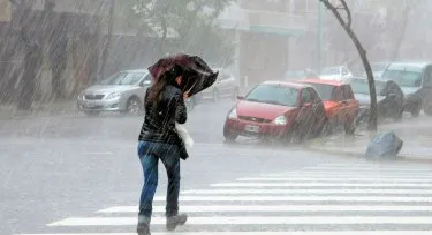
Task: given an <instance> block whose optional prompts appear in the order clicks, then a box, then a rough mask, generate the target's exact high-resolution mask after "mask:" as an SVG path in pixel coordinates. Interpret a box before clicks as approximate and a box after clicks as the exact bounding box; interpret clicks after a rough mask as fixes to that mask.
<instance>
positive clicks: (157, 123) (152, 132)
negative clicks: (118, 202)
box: [137, 66, 187, 235]
mask: <svg viewBox="0 0 432 235" xmlns="http://www.w3.org/2000/svg"><path fill="white" fill-rule="evenodd" d="M183 72H184V70H183V69H182V67H180V66H174V67H173V68H172V69H170V70H169V71H167V72H165V73H164V74H163V75H162V76H161V77H159V78H158V79H157V80H156V81H155V84H154V85H153V86H151V87H150V88H148V89H147V92H146V96H145V99H144V106H145V113H146V114H145V117H144V124H143V126H142V129H141V133H140V135H139V137H138V156H139V159H140V161H141V164H142V167H143V172H144V186H143V189H142V193H141V199H140V203H139V212H138V225H137V233H138V234H139V235H148V234H150V221H151V215H152V203H153V196H154V194H155V192H156V189H157V185H158V162H159V160H161V162H162V163H163V164H164V166H165V169H166V173H167V178H168V189H167V198H166V203H167V204H166V213H165V215H166V217H167V222H166V228H167V230H168V231H173V230H174V229H175V228H176V227H177V226H178V225H183V224H185V223H186V221H187V215H185V214H179V213H178V210H179V206H178V200H179V193H180V158H181V157H182V147H183V145H182V144H183V142H182V139H181V137H180V136H179V135H178V134H177V132H176V127H175V125H176V123H178V124H184V123H186V121H187V110H186V107H185V104H184V98H187V95H183V93H182V90H181V89H180V86H181V83H182V75H183Z"/></svg>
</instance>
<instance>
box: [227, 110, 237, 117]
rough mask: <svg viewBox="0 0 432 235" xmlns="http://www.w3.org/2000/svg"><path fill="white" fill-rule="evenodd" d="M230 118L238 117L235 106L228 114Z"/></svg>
mask: <svg viewBox="0 0 432 235" xmlns="http://www.w3.org/2000/svg"><path fill="white" fill-rule="evenodd" d="M228 118H229V119H237V110H236V109H235V108H233V109H232V110H231V111H230V112H229V114H228Z"/></svg>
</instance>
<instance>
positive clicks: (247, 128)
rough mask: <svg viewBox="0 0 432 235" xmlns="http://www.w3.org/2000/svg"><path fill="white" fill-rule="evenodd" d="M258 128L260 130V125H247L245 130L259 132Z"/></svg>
mask: <svg viewBox="0 0 432 235" xmlns="http://www.w3.org/2000/svg"><path fill="white" fill-rule="evenodd" d="M258 130H259V128H258V126H250V125H246V126H245V131H250V132H256V133H258Z"/></svg>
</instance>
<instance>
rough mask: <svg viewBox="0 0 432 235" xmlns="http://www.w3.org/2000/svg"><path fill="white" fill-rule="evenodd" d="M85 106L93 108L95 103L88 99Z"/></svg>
mask: <svg viewBox="0 0 432 235" xmlns="http://www.w3.org/2000/svg"><path fill="white" fill-rule="evenodd" d="M85 106H86V107H88V108H93V107H94V106H95V104H93V103H92V102H90V101H87V102H86V104H85Z"/></svg>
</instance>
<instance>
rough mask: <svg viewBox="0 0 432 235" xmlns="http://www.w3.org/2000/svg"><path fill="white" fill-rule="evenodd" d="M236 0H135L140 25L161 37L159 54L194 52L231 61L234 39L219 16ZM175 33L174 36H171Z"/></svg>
mask: <svg viewBox="0 0 432 235" xmlns="http://www.w3.org/2000/svg"><path fill="white" fill-rule="evenodd" d="M231 2H233V0H175V1H173V0H135V1H134V3H133V4H132V8H131V9H132V12H133V13H134V14H135V17H136V19H137V23H138V27H139V28H140V29H141V30H142V31H143V32H144V33H145V34H148V35H152V36H155V37H158V38H159V45H158V48H156V50H157V54H158V56H163V55H165V54H167V53H178V52H184V53H190V54H195V55H199V56H202V57H203V58H204V59H206V60H209V61H214V62H217V63H224V62H225V63H230V62H231V60H232V57H233V56H234V51H235V50H234V44H233V42H234V40H232V39H231V37H230V36H231V35H229V34H228V35H227V32H226V30H222V29H221V28H220V25H219V24H218V21H217V18H218V17H219V16H220V14H221V12H222V11H223V10H224V9H225V8H226V7H227V6H228V5H229V4H231ZM171 37H175V39H174V40H170V38H171Z"/></svg>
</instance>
